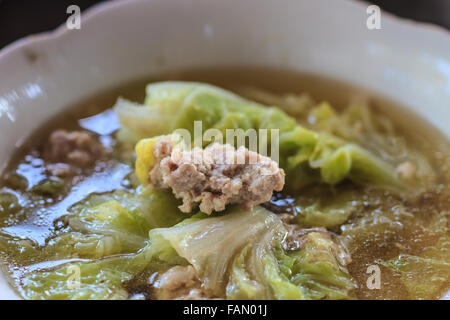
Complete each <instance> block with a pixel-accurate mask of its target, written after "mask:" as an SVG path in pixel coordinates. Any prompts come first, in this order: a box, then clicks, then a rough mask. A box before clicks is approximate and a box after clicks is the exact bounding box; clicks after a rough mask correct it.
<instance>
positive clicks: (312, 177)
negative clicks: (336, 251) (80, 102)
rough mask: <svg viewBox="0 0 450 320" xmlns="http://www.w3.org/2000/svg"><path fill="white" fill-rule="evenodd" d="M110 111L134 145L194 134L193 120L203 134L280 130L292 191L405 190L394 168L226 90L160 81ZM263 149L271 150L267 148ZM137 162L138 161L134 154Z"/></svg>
mask: <svg viewBox="0 0 450 320" xmlns="http://www.w3.org/2000/svg"><path fill="white" fill-rule="evenodd" d="M115 110H116V112H117V114H118V116H119V119H120V121H121V124H122V127H123V129H122V133H121V135H120V136H121V137H122V138H124V137H126V139H128V140H129V141H133V142H137V141H138V140H140V139H143V138H149V137H153V136H157V135H163V134H169V133H171V132H173V131H174V130H175V129H179V128H184V129H187V130H189V131H190V133H191V135H193V131H194V121H202V128H203V130H207V129H210V128H215V129H218V130H220V131H222V132H223V136H224V137H226V133H225V130H226V129H237V128H240V129H243V130H244V131H245V130H247V129H255V130H258V129H267V130H268V135H266V137H265V138H264V137H263V138H264V139H267V140H270V139H268V138H267V137H269V136H271V131H272V130H273V129H277V130H279V153H280V154H279V155H280V157H279V160H280V165H281V167H283V168H284V169H285V170H286V171H287V172H286V173H287V174H286V176H287V183H288V184H287V185H288V187H291V188H292V189H297V188H299V187H301V186H304V185H306V184H309V183H311V182H325V183H329V184H336V183H338V182H340V181H342V180H343V179H344V178H349V179H352V180H354V181H357V182H362V183H371V184H376V185H383V186H386V187H395V188H398V187H401V186H404V185H403V183H402V181H401V180H400V178H399V177H398V174H397V173H396V171H395V169H394V168H393V167H392V166H391V165H390V164H389V163H387V162H385V161H383V160H381V159H380V158H377V157H376V156H374V155H373V154H371V153H370V152H368V151H366V150H364V149H363V148H361V147H360V146H358V145H356V144H352V143H348V142H346V141H345V140H342V139H340V138H337V137H336V136H333V135H330V134H326V133H319V132H314V131H311V130H309V129H306V128H304V127H302V126H300V125H299V124H298V123H297V122H296V120H295V119H294V118H292V117H290V116H288V115H287V114H286V113H284V112H283V111H281V110H280V109H278V108H276V107H265V106H263V105H260V104H257V103H255V102H251V101H249V100H246V99H243V98H241V97H239V96H237V95H235V94H232V93H230V92H228V91H225V90H222V89H220V88H216V87H214V86H210V85H206V84H200V83H188V82H186V83H184V82H163V83H156V84H150V85H149V86H148V87H147V97H146V100H145V105H142V106H139V105H136V104H133V103H131V102H127V101H124V100H119V101H118V103H117V104H116V107H115ZM268 143H269V146H268V148H267V150H268V151H269V150H271V147H274V150H276V147H275V146H271V145H270V141H268ZM138 157H143V154H141V153H139V154H138Z"/></svg>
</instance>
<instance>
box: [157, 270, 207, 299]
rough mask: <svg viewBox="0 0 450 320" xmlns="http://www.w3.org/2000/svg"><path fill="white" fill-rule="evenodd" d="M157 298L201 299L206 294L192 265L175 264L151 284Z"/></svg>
mask: <svg viewBox="0 0 450 320" xmlns="http://www.w3.org/2000/svg"><path fill="white" fill-rule="evenodd" d="M153 287H154V288H155V289H154V290H155V291H154V294H155V298H156V299H158V300H174V299H176V300H201V299H208V298H210V297H208V295H207V294H206V292H205V291H204V290H203V289H202V287H201V282H200V280H199V279H198V278H197V276H196V274H195V270H194V268H193V267H192V266H188V267H182V266H176V267H173V268H171V269H169V270H168V271H166V272H165V273H163V274H162V275H161V276H160V277H159V278H158V280H157V281H156V282H155V284H154V285H153Z"/></svg>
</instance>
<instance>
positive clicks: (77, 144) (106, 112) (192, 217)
mask: <svg viewBox="0 0 450 320" xmlns="http://www.w3.org/2000/svg"><path fill="white" fill-rule="evenodd" d="M147 84H149V85H148V86H147ZM118 97H123V98H119V99H118ZM197 125H199V126H201V129H202V130H203V131H202V132H201V134H200V136H198V135H196V133H198V132H197V131H196V128H198V127H197ZM180 129H184V131H183V130H181V131H180ZM210 129H214V130H215V131H209V133H210V134H209V138H208V139H207V138H205V137H206V135H208V134H206V135H205V133H207V132H208V130H210ZM239 129H241V131H239ZM230 130H231V131H230ZM252 130H253V131H252ZM228 132H231V133H232V135H230V136H231V138H232V140H229V139H225V141H224V138H226V137H228V136H227V133H228ZM252 132H255V136H252V135H251V134H250V133H252ZM212 133H214V134H212ZM239 133H244V136H243V137H241V138H242V139H241V140H239ZM183 134H184V135H183ZM186 135H187V138H186ZM198 137H199V139H197V138H198ZM252 137H256V138H255V139H256V140H255V141H256V143H255V144H252V140H251V139H252ZM227 155H231V156H230V159H231V160H232V161H231V162H229V161H228V160H230V159H228V160H227V159H225V158H226V156H227ZM449 155H450V153H449V142H448V138H446V137H444V136H443V135H441V134H440V133H439V132H438V131H437V130H435V129H434V128H432V127H430V126H429V125H428V124H427V123H426V122H425V121H423V120H421V119H420V118H418V117H416V116H415V115H414V114H411V113H409V112H408V111H406V110H405V109H403V108H402V107H400V106H397V105H395V104H394V103H392V102H391V101H388V100H386V99H383V98H380V97H379V96H377V95H375V94H372V93H370V92H366V91H364V90H362V89H359V88H355V87H351V86H348V85H346V84H342V83H340V82H337V81H333V80H329V79H323V78H320V77H317V76H312V75H303V74H296V73H291V72H287V71H278V70H277V71H275V70H267V69H242V68H227V69H208V70H189V71H185V72H176V73H171V74H166V75H162V76H160V77H157V78H155V79H150V80H149V79H146V80H145V81H137V82H136V83H133V84H129V85H126V86H123V87H120V88H116V89H114V90H110V91H109V92H106V93H103V94H100V95H98V96H96V97H93V98H91V99H88V100H86V101H84V102H82V103H79V104H77V105H76V106H73V107H70V108H68V109H67V111H66V112H65V113H63V114H61V115H60V116H58V117H56V118H54V119H51V120H50V121H49V122H48V123H47V124H46V125H45V126H43V127H42V129H41V130H39V131H38V132H36V134H34V135H33V136H32V137H30V139H29V140H28V141H26V142H25V143H24V145H23V146H21V147H20V148H19V150H17V153H16V154H15V155H13V156H12V158H11V161H10V163H9V165H8V167H7V169H6V170H5V171H4V172H3V174H2V177H1V182H0V251H1V259H2V260H3V265H4V266H5V267H4V273H5V274H6V275H7V276H8V279H9V281H10V283H11V285H12V286H13V287H14V288H15V289H16V291H17V292H18V294H19V295H21V296H22V297H23V298H26V299H212V298H214V299H217V298H219V299H438V298H440V297H442V296H443V295H444V294H445V293H446V292H447V291H448V290H449V289H450V255H449V252H450V251H449V250H450V247H449V244H450V242H449V231H448V213H449V209H450V206H449V199H450V197H449V195H450V192H449V190H450V189H449V159H450V157H449ZM197 156H201V159H200V160H198V159H197V158H196V157H197ZM240 156H242V159H244V161H243V162H238V161H236V159H238V158H239V157H240ZM252 157H253V158H252ZM252 159H253V160H254V162H251V160H252Z"/></svg>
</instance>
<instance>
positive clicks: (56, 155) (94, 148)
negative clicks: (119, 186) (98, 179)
mask: <svg viewBox="0 0 450 320" xmlns="http://www.w3.org/2000/svg"><path fill="white" fill-rule="evenodd" d="M104 153H105V150H104V148H103V146H102V145H101V143H100V142H98V141H97V140H96V139H95V138H94V137H93V136H91V135H90V134H89V133H87V132H86V131H71V132H68V131H66V130H62V129H61V130H56V131H54V132H53V133H52V134H51V135H50V139H49V143H48V146H47V147H46V149H45V150H44V159H45V160H47V161H50V162H53V163H68V164H70V165H73V166H76V167H80V168H83V167H87V166H90V165H92V164H93V163H94V162H95V161H96V160H97V159H100V158H102V157H103V156H104ZM51 169H52V170H53V169H55V170H56V171H57V172H56V173H59V174H65V173H67V172H66V171H67V168H65V167H64V168H63V167H61V166H57V167H54V166H53V167H52V168H51Z"/></svg>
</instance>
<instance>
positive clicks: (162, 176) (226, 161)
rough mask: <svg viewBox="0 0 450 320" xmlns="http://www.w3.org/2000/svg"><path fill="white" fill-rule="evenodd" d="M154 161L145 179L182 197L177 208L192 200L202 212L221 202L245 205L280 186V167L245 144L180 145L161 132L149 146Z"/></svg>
mask: <svg viewBox="0 0 450 320" xmlns="http://www.w3.org/2000/svg"><path fill="white" fill-rule="evenodd" d="M153 155H154V157H155V159H156V165H155V166H154V167H153V169H152V170H151V171H150V182H151V183H152V184H153V185H154V186H156V187H159V188H169V189H172V191H173V193H174V194H175V196H176V197H177V198H181V199H182V200H183V204H182V205H181V206H180V210H181V211H182V212H191V211H192V210H193V208H194V206H196V205H197V204H199V207H200V210H201V211H202V212H204V213H207V214H211V213H212V212H213V211H222V210H224V209H225V207H226V205H227V204H241V205H242V207H243V208H244V209H246V210H251V209H252V208H253V206H254V205H257V204H260V203H263V202H266V201H269V200H270V198H271V196H272V193H273V191H274V190H276V191H281V190H282V189H283V186H284V177H285V174H284V171H283V169H280V168H279V167H278V164H277V163H276V162H275V161H272V160H271V159H270V158H268V157H265V156H262V155H260V154H258V153H256V152H252V151H249V150H248V149H246V148H245V147H240V148H238V149H237V150H236V149H235V148H234V147H232V146H230V145H222V144H218V143H214V144H212V145H210V146H208V147H206V148H205V149H201V148H194V149H192V150H189V151H183V150H182V149H180V148H178V147H174V145H173V143H172V142H171V140H170V139H168V138H164V139H162V140H161V141H159V142H158V143H156V144H155V146H154V147H153Z"/></svg>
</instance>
